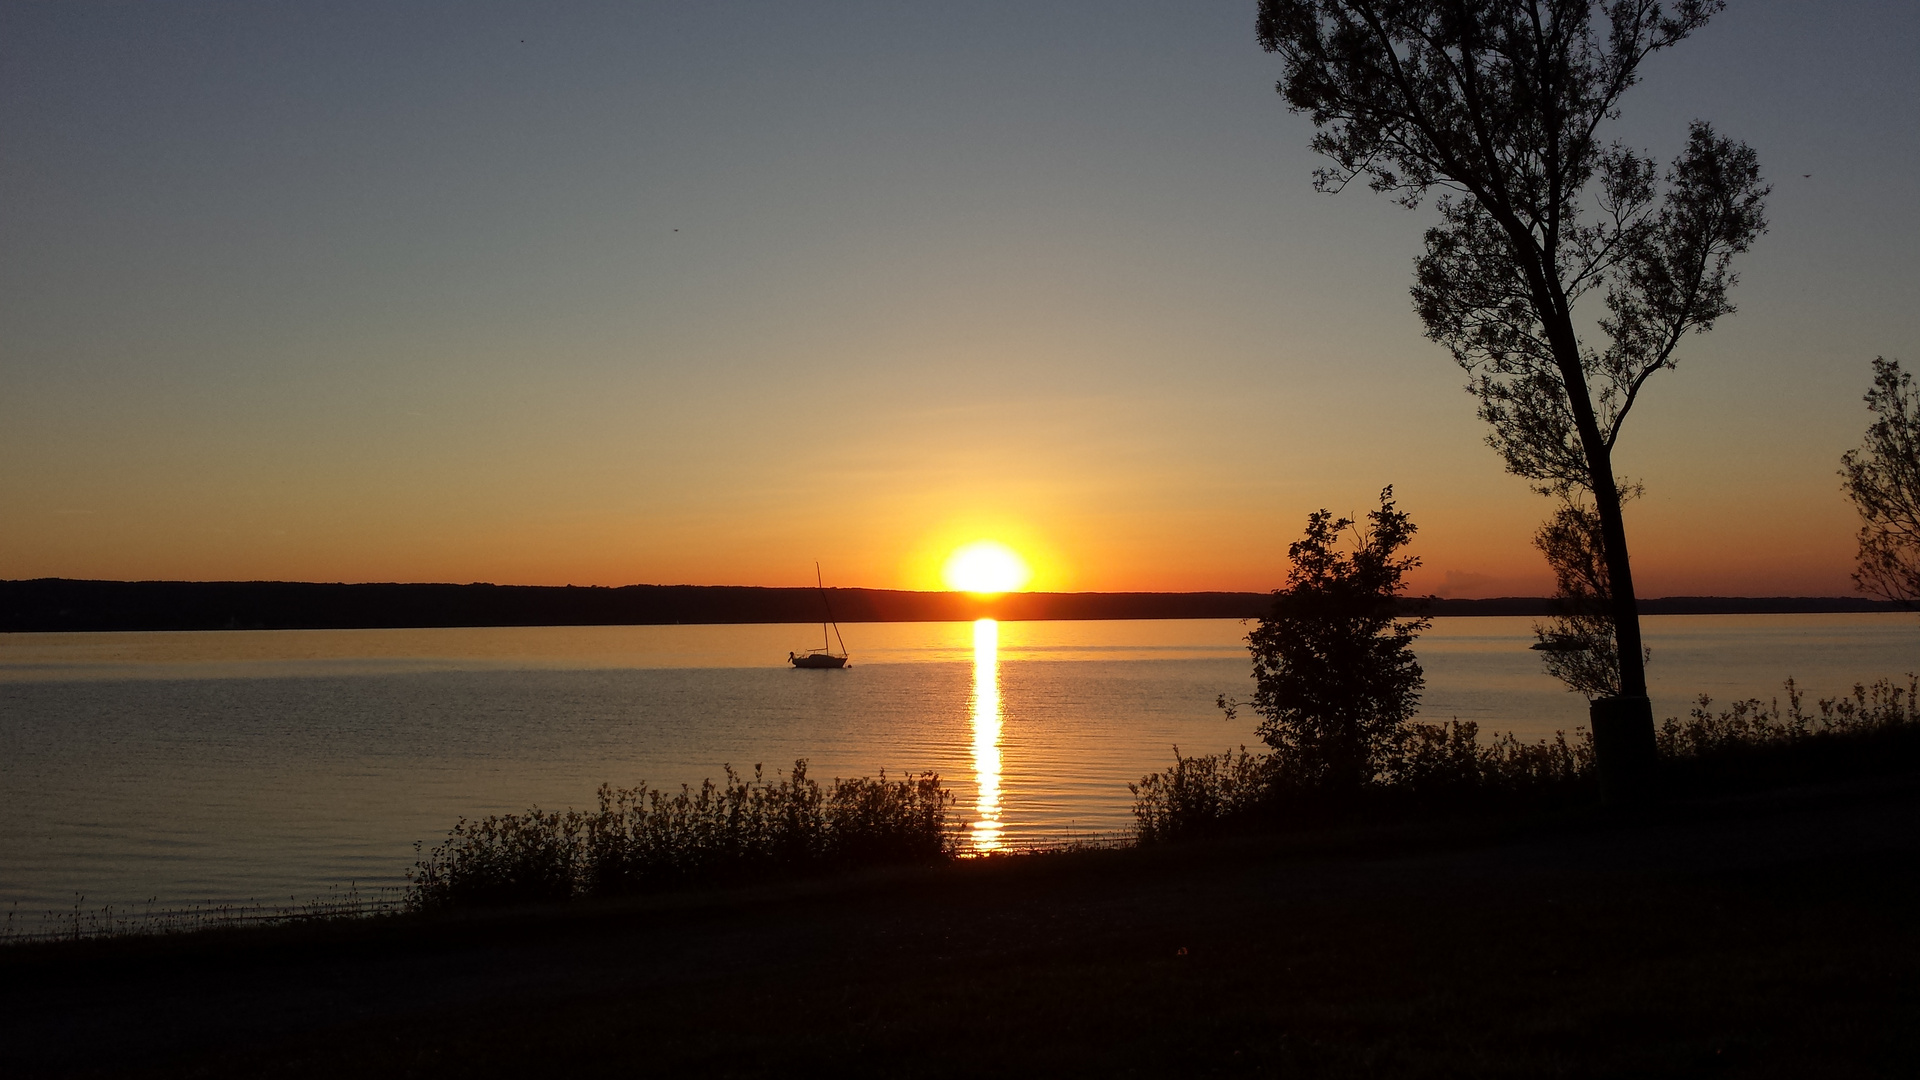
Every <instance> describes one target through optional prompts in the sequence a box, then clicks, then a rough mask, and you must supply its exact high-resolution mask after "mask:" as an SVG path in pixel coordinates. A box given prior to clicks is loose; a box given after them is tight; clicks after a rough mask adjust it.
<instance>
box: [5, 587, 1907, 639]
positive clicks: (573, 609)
mask: <svg viewBox="0 0 1920 1080" xmlns="http://www.w3.org/2000/svg"><path fill="white" fill-rule="evenodd" d="M827 601H828V604H829V605H830V606H831V609H832V612H833V617H834V618H835V619H837V620H839V621H840V622H844V623H860V622H959V621H970V620H973V619H979V618H995V619H1003V620H1007V621H1015V622H1018V621H1043V620H1053V621H1079V620H1106V619H1249V618H1257V617H1259V616H1260V615H1261V614H1263V613H1264V612H1265V611H1266V610H1267V605H1268V602H1269V594H1267V593H1258V592H1186V593H1149V592H1130V593H1096V592H1086V593H1007V594H1003V595H1000V596H991V597H982V596H974V595H972V594H969V593H952V592H910V591H906V590H901V589H828V590H827ZM1409 603H1410V607H1411V605H1413V604H1423V605H1424V606H1425V611H1426V613H1427V614H1430V615H1442V616H1461V615H1530V616H1540V615H1546V614H1549V613H1550V612H1551V601H1549V600H1548V599H1546V598H1544V597H1529V596H1504V597H1493V598H1489V599H1483V600H1457V599H1441V598H1437V597H1428V598H1425V599H1423V600H1415V601H1410V602H1409ZM1640 610H1641V611H1642V612H1643V613H1644V614H1648V615H1761V614H1812V613H1827V612H1872V611H1895V610H1898V608H1897V606H1896V605H1894V604H1891V603H1888V602H1886V601H1882V600H1869V599H1866V598H1864V597H1847V596H1771V597H1746V596H1669V597H1662V598H1659V599H1650V600H1643V601H1641V603H1640ZM820 618H821V608H820V595H819V593H818V591H816V590H814V589H809V588H761V587H757V586H745V585H624V586H617V587H612V586H588V587H580V586H573V585H486V584H473V585H438V584H364V585H349V584H338V583H324V582H296V581H85V580H76V579H71V578H38V579H33V580H27V581H0V632H7V633H34V632H39V633H45V632H59V631H128V630H348V629H361V630H366V629H403V628H430V627H478V626H622V625H625V626H645V625H655V626H657V625H670V624H674V623H705V624H713V623H809V622H819V621H820Z"/></svg>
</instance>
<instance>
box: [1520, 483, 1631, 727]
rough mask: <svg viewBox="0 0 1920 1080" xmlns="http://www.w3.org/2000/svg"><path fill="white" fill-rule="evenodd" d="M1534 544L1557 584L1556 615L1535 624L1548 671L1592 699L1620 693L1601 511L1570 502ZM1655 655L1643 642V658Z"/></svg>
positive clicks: (1536, 538)
mask: <svg viewBox="0 0 1920 1080" xmlns="http://www.w3.org/2000/svg"><path fill="white" fill-rule="evenodd" d="M1533 546H1534V547H1536V548H1539V549H1540V553H1541V554H1542V555H1545V556H1546V557H1547V565H1548V566H1550V567H1552V568H1553V576H1554V584H1555V589H1554V613H1553V616H1552V618H1550V619H1549V620H1548V621H1547V622H1546V623H1544V624H1542V623H1535V624H1534V627H1533V636H1534V637H1535V638H1536V639H1537V640H1536V643H1535V645H1534V647H1535V648H1537V649H1540V650H1542V652H1543V653H1544V654H1545V656H1546V665H1547V674H1549V675H1552V676H1553V677H1554V678H1556V679H1559V680H1560V681H1561V682H1564V683H1566V684H1567V688H1568V689H1570V690H1575V691H1578V692H1580V693H1582V694H1585V695H1586V696H1587V697H1588V699H1589V700H1591V699H1593V698H1602V697H1615V696H1618V695H1619V693H1620V652H1619V647H1618V644H1617V642H1618V634H1617V632H1616V630H1615V628H1614V622H1613V604H1612V587H1611V585H1610V584H1609V583H1608V581H1607V560H1606V558H1605V556H1604V555H1603V554H1602V550H1603V545H1602V540H1601V534H1600V515H1598V514H1596V513H1594V512H1593V510H1592V509H1591V508H1589V507H1587V506H1584V505H1581V504H1580V503H1576V502H1569V503H1567V504H1566V505H1565V506H1562V507H1561V508H1560V510H1559V511H1558V512H1557V513H1555V514H1554V515H1553V517H1551V518H1549V519H1547V522H1546V524H1544V525H1542V526H1540V530H1539V531H1538V532H1536V533H1534V534H1533ZM1650 654H1651V650H1648V649H1646V648H1645V646H1642V648H1641V657H1642V659H1646V658H1647V657H1648V656H1649V655H1650Z"/></svg>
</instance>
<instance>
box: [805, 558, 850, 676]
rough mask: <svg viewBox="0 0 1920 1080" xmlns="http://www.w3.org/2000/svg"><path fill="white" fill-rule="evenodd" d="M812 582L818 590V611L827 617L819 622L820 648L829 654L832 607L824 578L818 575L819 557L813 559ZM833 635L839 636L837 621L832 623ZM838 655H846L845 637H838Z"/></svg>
mask: <svg viewBox="0 0 1920 1080" xmlns="http://www.w3.org/2000/svg"><path fill="white" fill-rule="evenodd" d="M813 584H814V586H815V587H816V588H818V589H819V590H820V611H821V613H822V614H824V615H826V617H827V621H826V622H823V623H821V624H820V648H821V649H823V650H825V651H826V652H827V653H828V654H829V655H831V654H832V652H833V643H832V642H830V641H828V640H827V623H829V622H833V607H832V605H830V604H828V603H827V583H826V579H825V578H822V577H821V576H820V560H819V559H815V560H813ZM833 636H834V637H836V638H839V637H840V624H839V623H833ZM840 655H841V656H845V655H847V641H846V639H845V638H840Z"/></svg>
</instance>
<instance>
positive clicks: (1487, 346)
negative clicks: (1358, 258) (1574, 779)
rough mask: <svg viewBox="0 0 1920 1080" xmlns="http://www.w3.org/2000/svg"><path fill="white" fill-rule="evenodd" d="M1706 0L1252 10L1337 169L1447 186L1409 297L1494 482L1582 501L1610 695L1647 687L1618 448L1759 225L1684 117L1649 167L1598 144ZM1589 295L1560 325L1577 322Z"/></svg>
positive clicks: (1741, 159) (1372, 178) (1757, 191)
mask: <svg viewBox="0 0 1920 1080" xmlns="http://www.w3.org/2000/svg"><path fill="white" fill-rule="evenodd" d="M1723 6H1724V5H1723V4H1722V3H1720V2H1718V0H1676V2H1672V3H1659V2H1655V0H1601V2H1594V0H1261V3H1260V11H1259V18H1258V24H1257V29H1258V33H1259V37H1260V42H1261V44H1262V45H1263V46H1264V47H1265V48H1266V49H1268V50H1269V51H1271V52H1275V53H1278V54H1279V55H1280V56H1281V57H1282V59H1283V60H1284V61H1285V64H1286V69H1285V77H1284V78H1283V79H1282V80H1281V82H1280V84H1279V90H1280V93H1281V94H1282V95H1283V96H1284V97H1285V98H1286V100H1287V103H1288V104H1289V105H1290V106H1291V107H1292V108H1293V109H1295V110H1296V111H1299V112H1304V113H1306V114H1308V115H1309V116H1310V117H1311V118H1312V120H1313V123H1314V127H1315V129H1316V130H1315V135H1314V137H1313V144H1312V145H1313V148H1314V149H1315V150H1317V151H1319V152H1320V153H1322V154H1324V155H1325V156H1326V157H1327V158H1328V159H1330V160H1331V162H1332V164H1331V165H1330V166H1328V167H1327V168H1324V169H1321V170H1320V171H1319V172H1317V173H1316V174H1315V182H1316V184H1317V186H1319V187H1320V188H1322V189H1323V190H1338V189H1340V188H1343V187H1345V186H1346V185H1347V184H1348V183H1350V182H1351V181H1353V180H1355V179H1358V178H1361V177H1365V178H1366V180H1367V182H1368V184H1369V186H1371V187H1372V188H1373V189H1374V190H1376V191H1379V192H1383V193H1387V194H1389V195H1392V196H1393V197H1395V198H1396V199H1397V200H1398V201H1399V202H1401V203H1402V204H1403V205H1406V206H1408V207H1413V206H1416V205H1418V204H1419V203H1420V202H1421V201H1422V200H1423V199H1424V198H1425V197H1426V195H1427V194H1428V193H1429V192H1431V191H1433V190H1434V189H1436V188H1438V189H1440V190H1441V194H1440V197H1439V198H1438V199H1437V202H1436V206H1437V210H1438V212H1439V217H1440V220H1439V223H1438V224H1436V225H1434V226H1433V227H1432V228H1431V229H1429V230H1428V231H1427V234H1426V240H1425V249H1426V250H1425V253H1424V254H1423V255H1422V256H1421V257H1420V259H1419V261H1418V264H1417V270H1416V279H1415V284H1414V288H1413V295H1414V302H1415V307H1416V309H1417V310H1418V312H1419V315H1420V317H1421V319H1422V321H1423V323H1424V324H1425V327H1426V332H1427V335H1428V336H1429V337H1431V338H1432V339H1433V340H1434V341H1436V342H1438V343H1440V344H1441V345H1444V346H1445V347H1446V348H1447V349H1448V350H1449V351H1450V352H1451V353H1452V354H1453V357H1454V359H1455V360H1456V361H1457V362H1458V363H1459V364H1460V365H1461V366H1462V367H1463V368H1464V369H1466V371H1467V372H1468V379H1469V383H1468V389H1469V391H1470V392H1472V393H1473V394H1474V395H1475V396H1476V397H1477V398H1478V399H1479V401H1480V409H1479V411H1480V415H1481V416H1482V417H1483V418H1484V419H1486V420H1487V422H1488V423H1489V424H1490V425H1491V426H1492V429H1493V431H1492V434H1491V436H1490V437H1489V442H1490V443H1491V444H1492V445H1493V447H1494V448H1495V449H1496V450H1497V451H1499V453H1500V455H1501V456H1502V458H1503V459H1504V461H1505V463H1506V466H1507V468H1508V469H1509V470H1511V471H1513V472H1514V473H1517V474H1518V475H1520V476H1523V477H1526V478H1527V479H1529V480H1531V481H1533V482H1534V484H1535V486H1536V487H1537V488H1539V489H1540V490H1541V491H1543V492H1547V493H1552V494H1557V495H1560V496H1562V497H1573V496H1575V495H1576V494H1577V493H1580V492H1585V493H1587V494H1588V495H1590V496H1591V497H1592V500H1593V502H1592V506H1593V512H1594V514H1595V515H1596V516H1597V518H1598V522H1599V533H1598V536H1599V545H1600V551H1601V554H1602V557H1603V560H1604V562H1605V564H1606V569H1607V574H1608V580H1609V590H1610V591H1609V602H1610V603H1611V604H1612V608H1613V615H1614V621H1615V628H1616V631H1617V633H1616V635H1615V636H1616V638H1617V639H1618V640H1617V642H1616V644H1617V651H1618V664H1619V668H1620V677H1619V679H1618V682H1619V684H1620V688H1621V690H1622V692H1624V693H1626V694H1629V695H1636V696H1638V695H1644V693H1645V676H1644V673H1643V670H1642V664H1643V662H1644V661H1643V656H1642V651H1641V647H1640V632H1639V621H1638V612H1637V610H1636V608H1635V601H1634V593H1633V578H1632V567H1631V562H1630V560H1629V558H1628V553H1627V543H1626V530H1625V526H1624V524H1623V522H1622V519H1621V515H1620V488H1621V483H1620V481H1619V479H1618V478H1617V477H1616V476H1615V475H1614V471H1613V449H1614V446H1615V443H1616V442H1617V440H1618V438H1619V435H1620V431H1621V426H1622V424H1623V423H1624V422H1625V420H1626V417H1627V414H1628V413H1629V412H1630V411H1631V409H1632V408H1633V405H1634V403H1635V401H1636V400H1637V399H1638V397H1639V394H1640V392H1641V391H1642V389H1643V388H1644V387H1645V385H1646V383H1647V381H1648V380H1649V379H1650V378H1651V377H1652V376H1653V374H1654V373H1655V372H1656V371H1659V370H1661V369H1663V368H1671V367H1672V366H1673V365H1674V357H1675V351H1676V349H1677V347H1678V346H1679V344H1680V342H1681V340H1682V339H1683V338H1684V337H1685V336H1686V335H1687V334H1689V333H1694V332H1701V331H1705V330H1707V329H1709V328H1711V327H1712V326H1713V324H1714V322H1715V320H1716V319H1718V318H1720V317H1721V316H1724V315H1726V314H1728V313H1730V312H1731V311H1732V310H1733V306H1732V304H1731V303H1730V302H1729V301H1728V298H1727V296H1728V291H1729V290H1730V289H1731V288H1732V287H1733V285H1734V284H1735V281H1736V278H1735V276H1734V274H1733V273H1732V270H1731V261H1732V259H1733V258H1734V256H1736V255H1738V254H1740V253H1742V252H1744V251H1746V250H1747V249H1748V247H1749V246H1750V245H1751V244H1752V242H1753V241H1754V239H1755V238H1756V237H1758V236H1759V234H1760V233H1761V232H1763V231H1764V229H1765V227H1766V221H1765V216H1764V211H1763V202H1764V198H1765V196H1766V194H1767V190H1768V189H1767V188H1766V186H1765V185H1764V184H1763V183H1762V182H1761V180H1760V175H1759V168H1758V164H1757V161H1756V158H1755V156H1754V153H1753V151H1752V150H1750V149H1748V148H1747V147H1746V146H1744V145H1742V144H1739V143H1736V142H1733V141H1731V140H1728V139H1725V138H1722V137H1721V136H1719V135H1717V134H1715V133H1714V131H1713V129H1712V128H1711V127H1710V126H1709V125H1707V124H1705V123H1695V124H1694V125H1693V127H1692V129H1691V131H1690V133H1689V136H1688V139H1687V145H1686V148H1685V149H1684V150H1683V151H1682V152H1681V154H1680V155H1679V157H1678V158H1676V159H1675V160H1674V162H1673V163H1672V164H1671V165H1670V166H1669V167H1668V168H1667V169H1666V170H1665V171H1664V173H1663V172H1662V170H1661V169H1660V168H1659V167H1658V166H1657V165H1656V164H1655V162H1654V161H1653V159H1652V158H1650V157H1648V156H1646V155H1643V154H1641V153H1638V152H1636V151H1633V150H1631V149H1629V148H1627V147H1625V146H1623V145H1621V144H1619V143H1618V142H1612V143H1609V142H1604V141H1603V140H1602V137H1601V132H1600V128H1601V126H1602V124H1603V123H1605V122H1606V121H1608V120H1611V119H1613V118H1615V117H1617V116H1618V113H1619V101H1620V98H1621V96H1622V95H1623V94H1624V93H1625V92H1626V91H1627V90H1628V89H1629V88H1631V87H1632V86H1633V85H1634V84H1635V83H1636V82H1637V81H1638V80H1639V69H1640V65H1641V63H1642V62H1643V61H1644V60H1645V59H1646V58H1647V57H1648V56H1650V55H1651V54H1653V53H1655V52H1658V51H1660V50H1662V49H1666V48H1670V47H1672V46H1673V45H1676V44H1678V43H1679V42H1680V41H1682V40H1683V39H1685V38H1686V37H1687V36H1688V35H1689V34H1691V33H1693V32H1694V31H1695V30H1697V29H1699V28H1700V27H1701V26H1703V25H1705V23H1706V22H1707V20H1708V19H1709V18H1710V17H1711V16H1712V15H1714V14H1715V13H1717V12H1718V11H1719V10H1721V8H1722V7H1723ZM1596 298H1597V299H1598V300H1599V302H1600V308H1599V309H1598V310H1596V311H1594V312H1593V313H1592V318H1591V319H1590V320H1589V322H1588V325H1594V326H1597V329H1598V330H1599V339H1598V340H1597V343H1585V342H1583V341H1582V340H1581V335H1580V333H1579V332H1578V329H1577V325H1578V324H1577V323H1576V311H1577V306H1578V305H1579V304H1580V303H1581V302H1582V301H1583V300H1589V299H1596Z"/></svg>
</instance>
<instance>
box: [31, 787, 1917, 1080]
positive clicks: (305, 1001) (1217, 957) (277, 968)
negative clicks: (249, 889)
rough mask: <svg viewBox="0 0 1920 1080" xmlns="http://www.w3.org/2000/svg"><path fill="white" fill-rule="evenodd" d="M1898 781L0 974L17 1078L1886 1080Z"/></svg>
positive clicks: (262, 938)
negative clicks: (1714, 1079)
mask: <svg viewBox="0 0 1920 1080" xmlns="http://www.w3.org/2000/svg"><path fill="white" fill-rule="evenodd" d="M1916 856H1920V776H1917V775H1915V774H1913V773H1911V772H1910V773H1909V774H1907V775H1905V776H1889V777H1883V778H1881V779H1878V780H1874V781H1853V782H1849V783H1847V784H1842V785H1825V786H1819V787H1814V788H1798V789H1792V790H1785V791H1782V790H1775V791H1771V792H1767V793H1764V794H1757V795H1756V794H1749V795H1740V796H1728V797H1722V798H1717V799H1710V800H1690V801H1683V802H1681V803H1677V804H1674V805H1670V806H1669V807H1667V808H1665V809H1664V810H1662V811H1660V812H1659V813H1658V814H1653V815H1632V816H1624V817H1623V816H1617V815H1612V814H1607V813H1600V812H1592V811H1578V812H1569V813H1564V814H1559V815H1555V816H1551V817H1545V818H1535V819H1533V820H1530V821H1527V822H1516V821H1514V820H1511V819H1503V818H1498V817H1479V818H1458V819H1452V820H1447V821H1424V822H1423V821H1403V822H1400V823H1397V824H1392V825H1374V826H1363V827H1345V828H1337V829H1321V830H1315V831H1302V832H1298V833H1294V834H1290V835H1281V836H1263V837H1248V838H1239V839H1228V840H1217V841H1210V842H1200V843H1194V844H1187V845H1162V846H1157V847H1145V848H1137V849H1132V850H1122V851H1094V852H1085V853H1080V854H1069V855H1062V856H1052V857H1046V858H1035V859H1010V860H1001V861H985V862H971V863H966V862H963V863H957V864H949V865H943V866H937V867H931V868H927V867H902V868H892V869H879V870H869V871H864V872H859V873H854V874H851V875H842V876H836V877H831V878H815V879H811V880H806V881H788V882H784V883H772V884H761V885H753V886H747V887H733V888H693V889H685V890H680V891H675V892H672V893H666V894H657V895H644V896H630V897H619V898H610V899H604V900H590V901H587V902H584V903H575V904H571V905H565V906H539V907H532V908H518V909H511V908H506V909H488V910H480V911H475V912H472V913H470V914H465V915H460V916H457V917H439V918H433V919H419V918H402V919H393V920H376V921H371V922H353V923H336V924H328V925H315V926H306V927H289V928H282V929H278V930H266V931H258V932H249V933H239V934H226V935H213V936H210V937H209V936H198V937H182V938H165V939H145V940H128V941H105V942H95V943H83V944H81V945H80V946H78V947H68V946H63V947H57V948H29V949H16V950H8V951H7V952H6V953H5V954H4V955H0V1071H5V1072H7V1073H8V1074H9V1075H43V1074H45V1075H59V1074H82V1073H90V1074H95V1075H168V1076H171V1075H180V1076H186V1075H193V1076H242V1075H259V1074H262V1073H273V1074H276V1075H291V1076H307V1075H312V1076H338V1075H362V1074H366V1075H378V1076H387V1075H393V1076H398V1075H502V1076H505V1075H554V1074H558V1073H564V1072H576V1071H598V1070H606V1069H619V1070H636V1069H639V1070H645V1071H662V1070H695V1069H697V1070H699V1071H700V1072H701V1073H702V1074H711V1075H722V1076H726V1075H742V1076H757V1075H770V1074H774V1073H791V1072H794V1071H814V1070H819V1069H824V1068H833V1069H835V1070H836V1071H839V1072H843V1073H848V1074H852V1075H864V1074H871V1073H880V1072H897V1071H899V1070H900V1069H903V1068H910V1069H912V1070H913V1071H914V1072H915V1073H919V1074H926V1075H931V1076H961V1075H978V1074H980V1073H982V1072H986V1073H998V1074H1036V1073H1046V1074H1066V1075H1089V1076H1091V1075H1101V1076H1106V1075H1169V1074H1171V1075H1192V1074H1205V1073H1219V1074H1227V1075H1301V1076H1361V1075H1367V1076H1383V1075H1385V1076H1441V1075H1463V1074H1471V1075H1481V1076H1515V1077H1519V1076H1528V1077H1531V1076H1540V1075H1563V1076H1619V1075H1648V1076H1700V1075H1740V1076H1804V1075H1812V1074H1820V1075H1849V1076H1873V1075H1889V1076H1892V1075H1907V1074H1910V1071H1911V1069H1912V1068H1913V1067H1914V1066H1916V1065H1917V1064H1920V1047H1916V1043H1915V1038H1916V1032H1915V1027H1914V1023H1913V1017H1914V1016H1915V1015H1916V1005H1917V1004H1920V928H1916V926H1915V925H1914V922H1913V920H1912V918H1911V912H1912V910H1913V907H1914V902H1915V900H1916V899H1917V898H1920V858H1917V857H1916Z"/></svg>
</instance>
